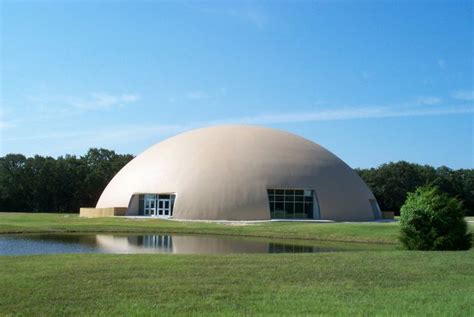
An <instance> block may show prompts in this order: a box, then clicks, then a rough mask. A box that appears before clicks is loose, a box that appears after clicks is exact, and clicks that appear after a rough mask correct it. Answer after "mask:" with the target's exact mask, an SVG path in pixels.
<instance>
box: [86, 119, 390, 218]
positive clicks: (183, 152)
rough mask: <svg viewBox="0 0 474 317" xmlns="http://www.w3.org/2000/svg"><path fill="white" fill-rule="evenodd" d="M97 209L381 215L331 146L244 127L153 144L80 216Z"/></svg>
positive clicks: (204, 214) (175, 214) (180, 214)
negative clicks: (326, 147)
mask: <svg viewBox="0 0 474 317" xmlns="http://www.w3.org/2000/svg"><path fill="white" fill-rule="evenodd" d="M91 210H93V211H94V210H95V211H97V210H99V211H100V210H102V211H103V210H121V211H122V214H126V215H137V216H138V215H143V216H157V217H165V218H166V217H172V218H174V219H200V220H267V219H288V218H290V219H325V220H339V221H366V220H374V219H378V218H380V217H381V214H380V209H379V207H378V205H377V201H376V200H375V198H374V195H373V194H372V192H371V191H370V190H369V188H368V187H367V185H366V184H365V183H364V182H363V181H362V180H361V178H360V177H359V176H358V175H357V174H356V172H355V171H354V170H352V169H351V168H350V167H349V166H348V165H347V164H345V163H344V162H343V161H342V160H340V159H339V158H338V157H336V156H335V155H334V154H332V153H331V152H329V151H328V150H326V149H324V148H323V147H321V146H319V145H318V144H315V143H313V142H311V141H309V140H306V139H304V138H302V137H299V136H297V135H294V134H291V133H288V132H284V131H279V130H274V129H270V128H265V127H256V126H238V125H229V126H215V127H209V128H202V129H197V130H193V131H189V132H185V133H182V134H179V135H177V136H174V137H172V138H169V139H167V140H165V141H163V142H160V143H158V144H156V145H154V146H152V147H150V148H149V149H147V150H146V151H145V152H143V153H142V154H140V155H138V156H137V157H136V158H135V159H133V160H132V161H130V162H129V163H128V164H127V165H126V166H125V167H124V168H123V169H122V170H120V172H119V173H117V175H116V176H115V177H114V178H113V179H112V181H111V182H110V183H109V184H108V185H107V187H106V188H105V190H104V192H103V193H102V195H101V196H100V199H99V201H98V203H97V206H96V208H95V209H90V208H89V209H86V208H85V209H83V210H81V215H83V216H87V215H92V214H93V213H91ZM115 214H117V213H115Z"/></svg>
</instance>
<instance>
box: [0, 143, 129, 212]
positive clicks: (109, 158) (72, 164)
mask: <svg viewBox="0 0 474 317" xmlns="http://www.w3.org/2000/svg"><path fill="white" fill-rule="evenodd" d="M131 159H133V155H130V154H125V155H121V154H117V153H115V152H114V151H110V150H106V149H90V150H89V151H88V152H87V153H86V154H85V155H83V156H80V157H77V156H74V155H66V156H60V157H58V158H52V157H50V156H46V157H45V156H40V155H35V156H34V157H28V158H27V157H25V156H24V155H22V154H8V155H5V156H3V157H1V158H0V211H7V212H8V211H23V212H79V208H80V207H94V206H95V205H96V203H97V200H98V199H99V197H100V194H101V193H102V191H103V190H104V188H105V186H107V184H108V182H109V181H110V180H111V179H112V177H114V175H115V174H116V173H117V172H118V171H119V170H120V169H121V168H122V167H123V166H125V164H127V163H128V162H129V161H130V160H131Z"/></svg>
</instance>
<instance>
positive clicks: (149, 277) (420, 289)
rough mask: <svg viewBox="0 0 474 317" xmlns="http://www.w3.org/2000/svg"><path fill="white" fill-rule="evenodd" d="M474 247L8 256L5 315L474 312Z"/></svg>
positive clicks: (2, 286)
mask: <svg viewBox="0 0 474 317" xmlns="http://www.w3.org/2000/svg"><path fill="white" fill-rule="evenodd" d="M472 263H474V252H406V251H391V252H347V253H329V254H293V255H283V254H280V255H229V256H185V255H174V256H173V255H171V256H170V255H160V256H156V255H103V254H102V255H90V254H89V255H44V256H21V257H10V256H3V257H0V267H1V270H2V274H0V307H1V310H2V312H1V313H0V314H1V315H9V314H18V313H20V314H25V315H35V316H38V315H47V316H50V315H64V314H68V315H79V314H80V315H84V314H85V315H91V314H95V315H106V316H114V315H159V316H164V315H190V314H195V315H205V316H210V315H258V314H279V315H280V314H282V315H292V316H294V315H314V314H326V315H374V314H378V315H412V316H414V315H416V316H419V315H436V316H440V315H444V316H456V315H457V316H473V315H474V300H473V299H474V298H473V295H472V294H474V274H473V267H472Z"/></svg>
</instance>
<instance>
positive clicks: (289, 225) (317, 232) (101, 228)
mask: <svg viewBox="0 0 474 317" xmlns="http://www.w3.org/2000/svg"><path fill="white" fill-rule="evenodd" d="M27 232H140V233H153V232H167V233H193V234H224V235H239V236H250V237H266V238H279V239H307V240H321V241H346V242H377V243H391V244H396V243H398V241H397V235H398V223H396V222H391V223H301V222H300V223H298V222H271V223H270V222H267V223H259V224H252V225H244V226H242V225H239V226H235V225H225V224H216V223H202V222H201V223H199V222H178V221H169V220H158V219H127V218H118V217H116V218H80V217H78V216H77V215H73V214H29V213H0V233H27Z"/></svg>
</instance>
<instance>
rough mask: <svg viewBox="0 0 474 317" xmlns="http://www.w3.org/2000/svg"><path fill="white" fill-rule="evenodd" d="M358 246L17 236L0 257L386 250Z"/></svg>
mask: <svg viewBox="0 0 474 317" xmlns="http://www.w3.org/2000/svg"><path fill="white" fill-rule="evenodd" d="M386 247H387V246H383V245H374V244H361V243H328V242H314V241H294V240H293V241H291V240H290V241H289V240H286V241H285V240H270V239H254V238H244V237H235V236H206V235H178V234H17V235H0V255H27V254H54V253H116V254H127V253H164V254H231V253H304V252H305V253H315V252H337V251H355V250H374V249H386Z"/></svg>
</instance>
